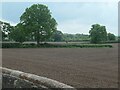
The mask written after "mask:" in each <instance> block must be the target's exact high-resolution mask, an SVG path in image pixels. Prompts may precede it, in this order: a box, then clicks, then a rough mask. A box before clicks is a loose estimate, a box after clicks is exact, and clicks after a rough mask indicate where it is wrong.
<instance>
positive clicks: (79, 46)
mask: <svg viewBox="0 0 120 90" xmlns="http://www.w3.org/2000/svg"><path fill="white" fill-rule="evenodd" d="M101 47H103V48H104V47H108V48H112V45H103V44H79V45H76V44H48V43H44V44H39V45H36V44H34V43H31V44H20V43H2V48H101Z"/></svg>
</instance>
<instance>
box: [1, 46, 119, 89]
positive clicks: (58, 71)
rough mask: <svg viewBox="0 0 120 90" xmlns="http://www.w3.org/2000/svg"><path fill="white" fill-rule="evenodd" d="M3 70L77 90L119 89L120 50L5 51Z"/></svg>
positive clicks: (60, 49) (46, 49)
mask: <svg viewBox="0 0 120 90" xmlns="http://www.w3.org/2000/svg"><path fill="white" fill-rule="evenodd" d="M2 65H3V67H8V68H11V69H16V70H20V71H24V72H28V73H33V74H37V75H40V76H44V77H48V78H51V79H55V80H58V81H60V82H63V83H65V84H68V85H71V86H73V87H76V88H94V87H96V88H98V87H100V88H117V87H118V85H117V83H118V47H117V44H113V48H35V49H34V48H31V49H30V48H26V49H25V48H24V49H22V48H21V49H3V59H2Z"/></svg>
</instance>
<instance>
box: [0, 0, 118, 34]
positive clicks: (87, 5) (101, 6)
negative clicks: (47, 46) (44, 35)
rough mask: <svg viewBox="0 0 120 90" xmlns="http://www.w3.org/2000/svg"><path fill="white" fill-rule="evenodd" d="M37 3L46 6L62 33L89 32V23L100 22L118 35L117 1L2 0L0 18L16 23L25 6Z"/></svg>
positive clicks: (12, 23) (108, 30)
mask: <svg viewBox="0 0 120 90" xmlns="http://www.w3.org/2000/svg"><path fill="white" fill-rule="evenodd" d="M38 3H39V4H45V5H47V6H48V8H49V9H50V11H51V12H52V16H53V17H54V18H55V19H56V21H57V23H58V26H57V29H58V30H60V31H62V32H63V33H71V34H76V33H81V34H82V33H83V34H89V30H90V28H91V25H93V24H100V25H103V26H106V29H107V32H111V33H114V34H115V35H118V3H117V2H2V3H0V6H1V5H2V9H0V12H2V14H1V15H0V20H2V21H7V22H9V23H10V24H11V25H16V24H17V23H19V22H20V16H21V15H22V14H23V12H25V9H26V8H28V7H30V6H31V5H33V4H38Z"/></svg>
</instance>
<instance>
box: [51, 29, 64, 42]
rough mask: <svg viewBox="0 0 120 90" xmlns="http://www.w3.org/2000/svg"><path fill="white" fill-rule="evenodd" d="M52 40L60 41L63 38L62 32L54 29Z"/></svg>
mask: <svg viewBox="0 0 120 90" xmlns="http://www.w3.org/2000/svg"><path fill="white" fill-rule="evenodd" d="M52 38H53V40H54V41H55V42H56V41H58V42H59V41H62V39H63V33H62V32H61V31H58V30H56V31H55V32H54V33H53V36H52Z"/></svg>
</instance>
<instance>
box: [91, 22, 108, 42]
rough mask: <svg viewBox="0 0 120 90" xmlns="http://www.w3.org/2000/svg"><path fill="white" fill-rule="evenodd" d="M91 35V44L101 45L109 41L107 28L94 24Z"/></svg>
mask: <svg viewBox="0 0 120 90" xmlns="http://www.w3.org/2000/svg"><path fill="white" fill-rule="evenodd" d="M89 33H90V37H91V43H101V42H103V41H106V40H107V31H106V28H105V26H101V25H99V24H94V25H92V28H91V30H90V31H89Z"/></svg>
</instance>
